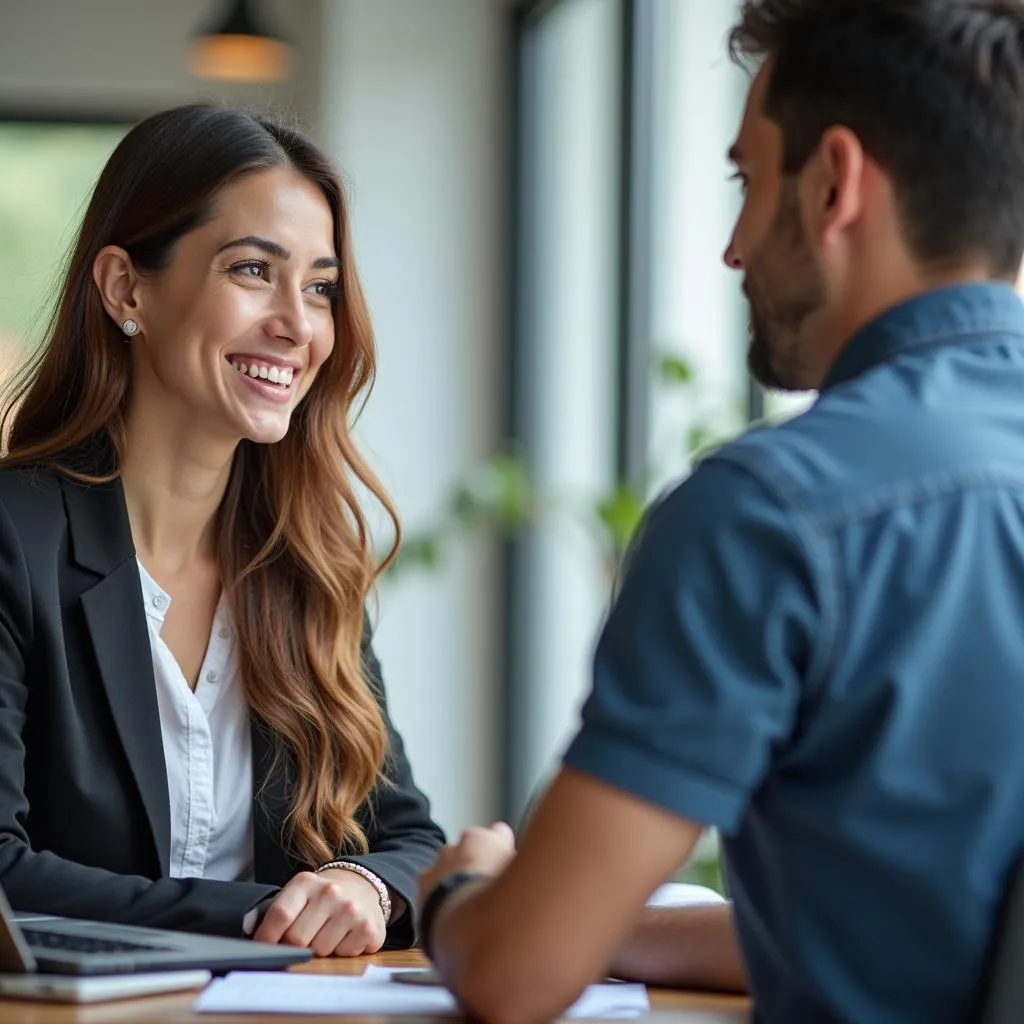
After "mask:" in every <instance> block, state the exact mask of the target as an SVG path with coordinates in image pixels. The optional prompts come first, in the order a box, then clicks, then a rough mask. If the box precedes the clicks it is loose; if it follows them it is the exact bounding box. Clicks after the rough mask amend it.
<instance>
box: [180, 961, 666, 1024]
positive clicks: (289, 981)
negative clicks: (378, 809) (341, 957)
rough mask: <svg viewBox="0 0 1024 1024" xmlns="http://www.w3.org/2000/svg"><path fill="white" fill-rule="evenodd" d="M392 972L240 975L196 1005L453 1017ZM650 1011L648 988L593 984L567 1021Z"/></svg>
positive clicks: (447, 1007) (452, 1007)
mask: <svg viewBox="0 0 1024 1024" xmlns="http://www.w3.org/2000/svg"><path fill="white" fill-rule="evenodd" d="M394 973H396V972H395V970H394V969H392V968H385V967H369V968H367V970H366V973H365V974H364V975H361V976H344V975H337V974H335V975H325V974H303V973H290V972H289V973H285V972H263V971H236V972H234V973H232V974H229V975H228V976H227V977H226V978H220V979H218V980H217V981H215V982H213V984H212V985H210V986H209V988H207V989H206V990H205V991H204V992H203V993H202V995H200V997H199V999H198V1000H197V1001H196V1003H195V1006H194V1007H193V1010H195V1011H197V1012H199V1013H330V1014H341V1015H343V1014H374V1013H382V1014H383V1013H387V1014H407V1013H408V1014H418V1013H434V1014H451V1015H452V1016H456V1015H459V1013H460V1010H459V1008H458V1005H457V1004H456V1002H455V999H454V997H453V996H452V994H451V993H450V992H449V991H448V990H447V989H444V988H440V987H439V986H432V985H404V984H399V983H397V982H394V981H392V980H391V975H392V974H394ZM649 1010H650V1003H649V1002H648V999H647V990H646V989H645V988H644V986H643V985H622V984H610V985H591V986H590V988H588V989H587V990H586V992H584V994H583V995H582V996H581V997H580V999H578V1000H577V1001H576V1002H575V1003H574V1004H573V1005H572V1006H571V1007H570V1008H569V1011H568V1013H567V1014H566V1016H568V1017H587V1018H590V1019H591V1020H597V1019H601V1020H626V1019H630V1018H634V1017H640V1016H642V1015H643V1014H645V1013H647V1012H648V1011H649Z"/></svg>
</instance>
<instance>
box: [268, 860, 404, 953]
mask: <svg viewBox="0 0 1024 1024" xmlns="http://www.w3.org/2000/svg"><path fill="white" fill-rule="evenodd" d="M386 935H387V925H386V923H385V921H384V913H383V911H382V910H381V908H380V897H379V896H378V895H377V890H376V889H375V888H374V887H373V886H372V885H371V884H370V883H369V882H368V881H367V880H366V879H365V878H363V877H362V876H360V875H358V874H356V872H354V871H345V870H344V869H343V868H329V869H328V870H327V871H321V872H320V873H319V874H313V873H312V872H311V871H303V872H301V873H300V874H298V875H296V876H295V877H294V878H293V879H292V880H291V881H290V882H289V883H288V884H287V885H286V886H285V887H284V888H283V889H282V890H281V891H280V892H279V893H278V895H277V898H276V899H275V900H274V902H273V903H271V904H270V906H269V907H268V908H267V912H266V914H264V915H263V920H262V921H261V922H260V926H259V928H257V929H256V934H255V935H253V938H254V939H255V940H256V941H257V942H269V943H271V944H276V943H284V944H285V945H288V946H300V947H303V948H309V949H312V950H313V952H314V953H316V955H317V956H359V955H360V954H362V953H376V952H377V950H378V949H380V947H381V946H383V945H384V939H385V937H386Z"/></svg>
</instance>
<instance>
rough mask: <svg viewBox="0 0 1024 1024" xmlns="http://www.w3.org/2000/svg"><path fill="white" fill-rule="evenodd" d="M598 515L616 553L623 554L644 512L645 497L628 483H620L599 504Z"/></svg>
mask: <svg viewBox="0 0 1024 1024" xmlns="http://www.w3.org/2000/svg"><path fill="white" fill-rule="evenodd" d="M596 511H597V517H598V519H599V520H600V521H601V524H602V525H603V526H604V528H605V530H607V532H608V537H609V539H610V540H611V543H612V547H613V549H614V550H615V552H616V554H618V555H621V554H622V553H623V552H625V550H626V548H627V547H628V546H629V542H630V540H631V539H632V537H633V534H634V533H635V532H636V528H637V526H638V525H639V524H640V520H641V518H642V517H643V513H644V502H643V498H642V497H641V496H639V495H637V494H636V493H635V492H634V491H633V490H632V488H631V487H630V486H629V485H628V484H624V483H620V484H618V485H617V486H616V488H615V490H614V491H613V492H612V493H611V494H610V495H609V496H608V497H607V498H605V499H604V500H603V501H602V502H600V503H599V504H598V506H597V509H596Z"/></svg>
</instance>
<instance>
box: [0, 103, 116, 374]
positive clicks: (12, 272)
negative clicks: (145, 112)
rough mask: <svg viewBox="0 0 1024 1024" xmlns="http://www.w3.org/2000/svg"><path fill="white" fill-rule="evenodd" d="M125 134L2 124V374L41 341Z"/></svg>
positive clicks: (88, 127)
mask: <svg viewBox="0 0 1024 1024" xmlns="http://www.w3.org/2000/svg"><path fill="white" fill-rule="evenodd" d="M125 130H126V129H125V126H124V125H114V124H70V123H41V122H17V121H0V375H3V376H5V375H6V374H8V373H9V372H10V369H11V367H12V365H14V364H16V363H17V362H18V361H19V360H20V359H21V358H23V356H24V354H25V352H26V350H27V349H28V348H29V347H30V346H31V345H33V344H35V343H37V342H38V341H39V340H40V338H41V335H42V332H43V330H44V327H45V324H46V321H47V318H48V315H49V312H50V306H51V302H52V299H53V297H54V288H55V286H56V284H57V282H58V280H59V278H60V272H61V268H62V266H63V263H64V258H65V256H66V254H67V250H68V248H69V246H70V245H71V243H72V241H73V239H74V235H75V232H76V231H77V229H78V225H79V222H80V221H81V217H82V214H83V212H84V210H85V203H86V201H87V199H88V195H89V192H90V191H91V189H92V187H93V185H94V184H95V181H96V178H97V176H98V175H99V172H100V170H101V168H102V166H103V164H104V162H105V161H106V159H107V156H108V155H109V154H110V152H111V150H112V149H113V148H114V146H115V145H116V144H117V142H118V140H119V139H120V138H121V136H122V135H123V134H124V132H125Z"/></svg>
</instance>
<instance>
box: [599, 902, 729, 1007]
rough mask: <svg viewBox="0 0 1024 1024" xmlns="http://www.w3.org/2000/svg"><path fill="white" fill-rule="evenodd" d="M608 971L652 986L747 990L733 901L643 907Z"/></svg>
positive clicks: (724, 990) (726, 990)
mask: <svg viewBox="0 0 1024 1024" xmlns="http://www.w3.org/2000/svg"><path fill="white" fill-rule="evenodd" d="M609 973H610V974H612V975H614V976H615V977H617V978H627V979H629V980H630V981H642V982H644V983H646V984H648V985H665V986H671V987H674V988H698V989H714V990H716V991H723V992H745V991H746V988H747V980H746V973H745V971H744V969H743V960H742V957H741V956H740V948H739V942H738V940H737V938H736V931H735V928H734V927H733V921H732V907H731V905H729V904H724V903H718V904H713V905H711V906H704V907H663V908H662V907H658V908H650V909H647V910H645V911H644V912H643V916H642V917H641V918H640V920H639V922H638V923H637V925H636V926H635V927H634V929H633V931H632V932H631V933H630V935H629V937H628V938H627V939H626V941H625V942H624V943H623V945H622V947H621V948H620V950H619V952H618V954H617V955H616V957H615V959H614V960H613V962H612V964H611V967H610V968H609Z"/></svg>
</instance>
